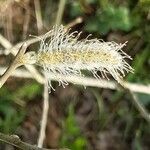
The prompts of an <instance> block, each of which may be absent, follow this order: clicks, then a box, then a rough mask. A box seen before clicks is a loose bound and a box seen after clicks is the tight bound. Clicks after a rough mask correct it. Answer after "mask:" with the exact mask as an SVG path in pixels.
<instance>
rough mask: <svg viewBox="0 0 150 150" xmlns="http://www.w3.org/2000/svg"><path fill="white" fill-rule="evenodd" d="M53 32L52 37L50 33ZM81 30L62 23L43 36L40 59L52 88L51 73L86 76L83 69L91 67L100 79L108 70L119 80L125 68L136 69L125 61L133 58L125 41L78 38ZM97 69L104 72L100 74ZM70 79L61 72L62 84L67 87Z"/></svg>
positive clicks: (38, 61)
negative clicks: (73, 29)
mask: <svg viewBox="0 0 150 150" xmlns="http://www.w3.org/2000/svg"><path fill="white" fill-rule="evenodd" d="M48 34H50V39H49V40H48V39H47V35H48ZM79 37H80V33H78V32H77V31H75V32H73V33H70V30H66V29H65V28H64V26H63V25H61V26H54V27H53V29H52V30H51V31H50V32H48V33H47V34H46V35H45V38H42V39H41V44H40V49H39V51H38V54H37V63H38V64H39V65H41V66H43V68H44V72H45V74H46V77H47V79H48V84H49V87H51V88H53V87H52V85H51V80H50V73H53V74H59V75H63V76H64V75H65V76H70V75H77V76H84V74H83V73H82V72H81V71H82V70H88V71H90V72H91V73H92V74H93V76H94V77H95V78H97V79H100V78H101V77H102V78H107V79H109V78H108V76H107V74H108V73H109V74H111V75H112V77H113V78H114V79H115V80H116V81H118V82H119V83H120V81H121V79H122V77H124V76H125V72H133V69H132V67H131V66H130V65H129V64H128V63H127V62H126V61H125V59H126V58H127V59H131V57H130V56H128V55H127V54H126V53H125V52H123V51H122V48H123V47H124V46H125V45H126V43H124V44H117V43H115V42H104V41H102V40H99V39H89V36H88V37H87V38H86V39H83V40H79ZM98 71H99V72H100V74H101V75H99V74H98ZM67 84H68V82H67V81H66V80H64V79H63V78H61V77H60V76H59V85H62V86H63V87H65V85H67Z"/></svg>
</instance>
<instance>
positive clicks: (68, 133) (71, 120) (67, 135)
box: [60, 104, 86, 150]
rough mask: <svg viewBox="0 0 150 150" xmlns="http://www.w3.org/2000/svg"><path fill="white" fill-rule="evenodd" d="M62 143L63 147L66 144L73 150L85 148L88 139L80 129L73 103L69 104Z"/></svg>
mask: <svg viewBox="0 0 150 150" xmlns="http://www.w3.org/2000/svg"><path fill="white" fill-rule="evenodd" d="M60 145H61V146H62V147H65V146H66V147H67V148H69V149H71V150H84V149H85V147H86V139H85V137H84V136H83V135H81V132H80V129H79V127H78V125H77V123H76V120H75V114H74V108H73V105H72V104H70V106H69V111H68V116H67V118H66V120H65V121H64V126H63V135H62V138H61V141H60Z"/></svg>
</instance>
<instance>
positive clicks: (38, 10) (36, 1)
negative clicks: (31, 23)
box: [34, 0, 43, 33]
mask: <svg viewBox="0 0 150 150" xmlns="http://www.w3.org/2000/svg"><path fill="white" fill-rule="evenodd" d="M34 6H35V15H36V22H37V28H38V33H40V31H41V29H42V27H43V22H42V14H41V6H40V1H39V0H34Z"/></svg>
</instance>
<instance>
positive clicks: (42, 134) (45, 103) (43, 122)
mask: <svg viewBox="0 0 150 150" xmlns="http://www.w3.org/2000/svg"><path fill="white" fill-rule="evenodd" d="M43 92H44V93H43V98H44V101H43V113H42V119H41V128H40V134H39V139H38V147H40V148H41V147H42V146H43V142H44V138H45V130H46V124H47V118H48V110H49V92H48V86H47V83H46V81H45V84H44V91H43Z"/></svg>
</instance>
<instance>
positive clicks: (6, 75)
mask: <svg viewBox="0 0 150 150" xmlns="http://www.w3.org/2000/svg"><path fill="white" fill-rule="evenodd" d="M26 48H27V46H26V44H24V45H23V46H22V47H21V48H20V50H19V51H18V54H17V55H16V57H15V59H14V61H13V62H12V63H11V65H10V66H9V67H8V69H7V70H6V71H5V72H4V74H3V75H2V76H1V77H0V88H1V87H2V86H3V84H4V83H5V82H6V80H7V79H8V78H9V76H11V74H12V72H13V71H14V70H15V69H16V68H17V67H19V66H21V65H23V62H22V59H21V58H22V57H23V55H24V53H25V50H26Z"/></svg>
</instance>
